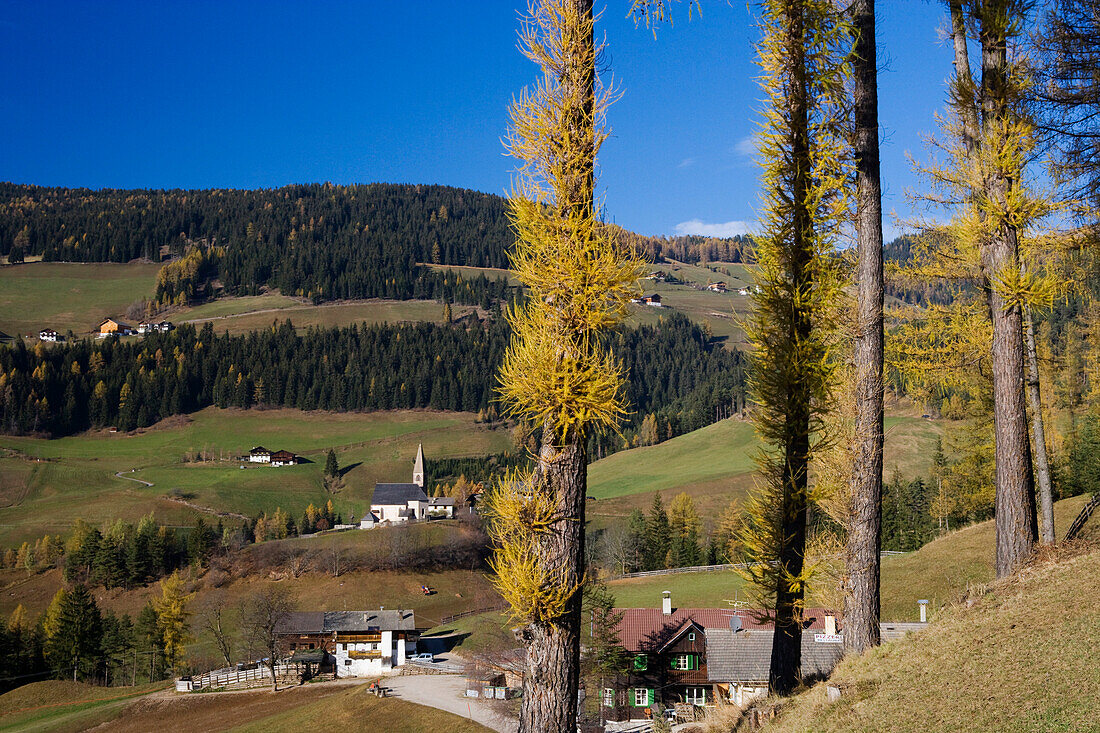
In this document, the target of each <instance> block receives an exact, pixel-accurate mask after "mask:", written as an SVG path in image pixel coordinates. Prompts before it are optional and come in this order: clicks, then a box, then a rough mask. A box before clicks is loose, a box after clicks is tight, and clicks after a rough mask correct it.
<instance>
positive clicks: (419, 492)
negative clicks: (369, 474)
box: [370, 484, 428, 506]
mask: <svg viewBox="0 0 1100 733" xmlns="http://www.w3.org/2000/svg"><path fill="white" fill-rule="evenodd" d="M427 500H428V495H427V494H425V493H424V489H422V488H420V485H419V484H375V485H374V496H373V497H372V498H371V500H370V503H371V506H379V505H382V504H386V505H393V504H401V505H402V506H404V505H406V504H408V503H409V502H410V501H427Z"/></svg>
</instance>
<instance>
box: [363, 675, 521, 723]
mask: <svg viewBox="0 0 1100 733" xmlns="http://www.w3.org/2000/svg"><path fill="white" fill-rule="evenodd" d="M382 684H383V685H385V686H386V687H387V688H388V689H387V691H386V692H387V693H388V694H389V695H392V696H393V697H397V698H401V699H402V700H408V701H409V702H414V703H416V704H418V705H427V706H428V707H431V708H438V709H439V710H446V711H447V712H448V713H454V714H455V715H460V716H462V717H463V718H470V719H472V720H474V721H475V722H478V723H481V724H482V725H484V726H485V727H486V728H491V729H492V730H495V731H499V733H514V731H515V730H516V729H517V728H518V725H517V721H516V720H515V719H514V718H511V717H509V716H508V715H506V714H504V713H503V712H502V711H500V710H498V709H497V708H496V706H495V704H493V703H486V702H484V701H482V700H479V699H477V698H468V697H466V679H465V678H464V677H462V676H461V675H436V674H423V675H420V674H417V675H400V676H397V677H385V678H383V680H382Z"/></svg>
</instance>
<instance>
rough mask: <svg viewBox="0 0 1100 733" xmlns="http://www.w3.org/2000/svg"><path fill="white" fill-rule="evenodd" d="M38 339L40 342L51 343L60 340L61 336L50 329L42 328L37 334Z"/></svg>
mask: <svg viewBox="0 0 1100 733" xmlns="http://www.w3.org/2000/svg"><path fill="white" fill-rule="evenodd" d="M38 338H39V340H40V341H49V342H51V343H52V342H55V341H60V340H61V336H59V335H58V333H57V331H55V330H53V329H52V328H43V329H42V330H41V331H39V332H38Z"/></svg>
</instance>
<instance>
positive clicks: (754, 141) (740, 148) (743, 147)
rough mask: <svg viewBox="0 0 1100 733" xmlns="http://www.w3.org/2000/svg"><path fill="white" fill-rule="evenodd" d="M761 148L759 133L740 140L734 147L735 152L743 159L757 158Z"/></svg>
mask: <svg viewBox="0 0 1100 733" xmlns="http://www.w3.org/2000/svg"><path fill="white" fill-rule="evenodd" d="M759 147H760V133H758V132H757V133H753V134H752V135H749V136H748V137H743V138H741V139H740V140H738V141H737V142H736V143H735V144H734V146H733V152H734V153H736V154H737V155H740V156H741V157H743V158H752V157H755V156H756V151H757V150H758V149H759Z"/></svg>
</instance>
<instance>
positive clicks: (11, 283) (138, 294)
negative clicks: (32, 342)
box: [0, 262, 160, 337]
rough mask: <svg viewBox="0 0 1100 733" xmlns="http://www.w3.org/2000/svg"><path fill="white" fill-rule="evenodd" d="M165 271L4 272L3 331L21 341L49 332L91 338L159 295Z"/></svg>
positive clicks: (37, 268) (0, 289) (38, 265)
mask: <svg viewBox="0 0 1100 733" xmlns="http://www.w3.org/2000/svg"><path fill="white" fill-rule="evenodd" d="M159 269H160V266H159V265H153V264H130V265H117V264H79V263H67V262H35V263H28V264H25V265H13V266H10V267H0V331H4V332H5V333H7V334H9V335H12V336H15V335H16V334H22V335H26V334H28V333H33V334H34V335H35V336H36V337H37V335H38V332H39V331H41V330H42V329H43V328H47V327H49V328H52V329H54V330H55V331H57V332H58V333H62V334H63V333H65V332H66V331H69V330H72V331H73V332H74V333H76V334H86V333H88V332H90V331H91V330H92V329H93V328H95V327H96V325H97V324H98V323H99V321H100V320H101V319H103V318H106V317H107V316H119V315H121V314H123V313H125V311H126V307H127V306H128V305H130V303H133V302H134V301H135V300H139V299H141V298H148V297H150V296H151V295H153V292H154V291H155V290H156V286H157V271H158V270H159Z"/></svg>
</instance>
